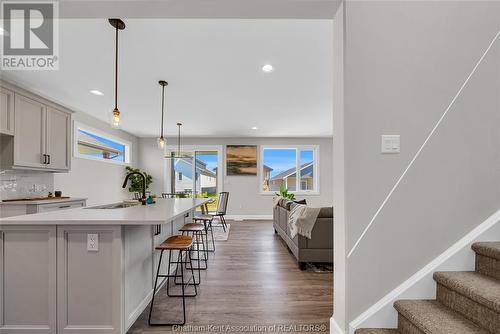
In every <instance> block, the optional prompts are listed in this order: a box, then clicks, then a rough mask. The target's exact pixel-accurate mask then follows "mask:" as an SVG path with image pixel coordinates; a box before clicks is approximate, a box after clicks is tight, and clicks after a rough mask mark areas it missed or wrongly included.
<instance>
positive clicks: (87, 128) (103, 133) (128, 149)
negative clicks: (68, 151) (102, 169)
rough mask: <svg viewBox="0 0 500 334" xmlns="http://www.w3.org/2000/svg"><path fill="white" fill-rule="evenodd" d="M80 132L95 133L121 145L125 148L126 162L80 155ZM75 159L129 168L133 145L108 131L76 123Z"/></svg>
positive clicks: (74, 136)
mask: <svg viewBox="0 0 500 334" xmlns="http://www.w3.org/2000/svg"><path fill="white" fill-rule="evenodd" d="M78 130H83V131H86V132H90V133H93V134H95V135H97V136H100V137H103V138H106V139H109V140H112V141H115V142H117V143H120V144H122V145H124V146H125V161H117V160H110V159H109V160H106V159H100V158H95V157H90V156H87V155H85V154H80V153H78ZM73 157H75V158H79V159H87V160H92V161H99V162H103V163H107V164H113V165H122V166H129V165H130V162H131V161H132V143H131V142H130V141H128V140H125V139H123V138H120V137H117V136H114V135H112V134H110V133H108V132H106V131H102V130H99V129H96V128H93V127H91V126H88V125H86V124H83V123H80V122H77V121H74V122H73Z"/></svg>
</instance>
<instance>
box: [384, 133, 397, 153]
mask: <svg viewBox="0 0 500 334" xmlns="http://www.w3.org/2000/svg"><path fill="white" fill-rule="evenodd" d="M381 152H382V153H400V152H401V139H400V135H382V150H381Z"/></svg>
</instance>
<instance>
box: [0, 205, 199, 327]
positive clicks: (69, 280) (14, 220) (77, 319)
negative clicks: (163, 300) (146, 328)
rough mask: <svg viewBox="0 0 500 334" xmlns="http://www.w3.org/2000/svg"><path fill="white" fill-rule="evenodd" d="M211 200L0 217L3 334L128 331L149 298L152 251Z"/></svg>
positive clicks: (0, 319)
mask: <svg viewBox="0 0 500 334" xmlns="http://www.w3.org/2000/svg"><path fill="white" fill-rule="evenodd" d="M207 201H208V199H201V198H200V199H159V200H157V203H155V204H151V205H146V206H143V205H133V206H129V205H122V204H120V203H117V204H112V205H106V206H99V207H86V208H77V209H69V210H64V211H55V212H46V213H39V214H33V215H24V216H16V217H9V218H3V219H0V268H2V272H0V333H2V334H14V333H16V334H17V333H19V334H20V333H23V334H31V333H33V334H34V333H43V334H46V333H47V334H48V333H50V334H55V333H58V334H66V333H68V334H69V333H75V334H76V333H78V334H79V333H92V334H94V333H95V334H97V333H99V334H123V333H126V332H127V330H128V328H130V326H131V325H132V324H133V323H134V322H135V320H136V319H137V317H138V316H139V315H140V314H141V313H142V311H143V310H144V309H145V308H146V307H147V305H148V303H149V301H150V300H151V297H152V290H153V278H154V270H156V264H157V261H158V254H156V252H155V251H154V248H155V246H156V245H158V244H160V243H161V242H163V241H164V240H165V239H166V238H167V237H168V236H170V235H172V234H176V233H177V231H178V229H179V228H180V227H181V226H182V225H183V224H185V223H187V222H190V220H191V215H192V212H193V211H194V209H195V208H196V207H198V206H200V205H202V204H204V203H206V202H207ZM163 269H164V270H166V268H163Z"/></svg>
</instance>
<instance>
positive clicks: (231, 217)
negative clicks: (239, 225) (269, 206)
mask: <svg viewBox="0 0 500 334" xmlns="http://www.w3.org/2000/svg"><path fill="white" fill-rule="evenodd" d="M226 219H228V220H238V221H239V220H272V219H273V215H227V216H226Z"/></svg>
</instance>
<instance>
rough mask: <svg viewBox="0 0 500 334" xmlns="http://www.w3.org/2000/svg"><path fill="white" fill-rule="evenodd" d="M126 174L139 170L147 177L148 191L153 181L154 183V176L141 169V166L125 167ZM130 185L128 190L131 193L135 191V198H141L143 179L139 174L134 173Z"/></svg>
mask: <svg viewBox="0 0 500 334" xmlns="http://www.w3.org/2000/svg"><path fill="white" fill-rule="evenodd" d="M125 171H126V174H129V173H132V172H139V173H142V174H144V177H146V191H147V190H148V189H149V186H150V185H151V183H153V177H152V176H151V175H149V174H148V173H146V172H143V171H141V170H140V169H139V168H132V167H129V166H127V167H125ZM129 180H130V186H129V187H128V191H129V192H131V193H134V198H135V199H137V198H140V197H141V193H142V179H141V177H140V176H138V175H132V176H131V177H130V179H129Z"/></svg>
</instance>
